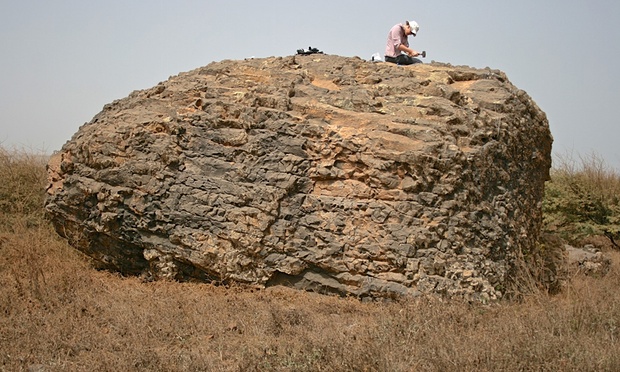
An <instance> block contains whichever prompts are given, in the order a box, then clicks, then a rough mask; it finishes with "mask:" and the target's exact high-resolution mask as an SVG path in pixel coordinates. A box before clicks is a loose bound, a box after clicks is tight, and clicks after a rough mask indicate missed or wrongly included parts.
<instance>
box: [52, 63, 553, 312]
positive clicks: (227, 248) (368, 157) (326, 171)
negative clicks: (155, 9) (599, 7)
mask: <svg viewBox="0 0 620 372" xmlns="http://www.w3.org/2000/svg"><path fill="white" fill-rule="evenodd" d="M551 143H552V138H551V135H550V132H549V126H548V122H547V119H546V117H545V114H544V113H543V112H542V111H541V110H540V109H539V108H538V107H537V106H536V104H535V103H534V102H533V101H532V100H531V99H530V97H528V95H527V94H526V93H525V92H523V91H521V90H519V89H517V88H516V87H514V86H513V85H512V84H511V83H510V82H509V81H508V79H507V77H506V76H505V75H504V74H503V73H502V72H500V71H496V70H490V69H474V68H469V67H454V66H450V65H444V64H420V65H414V66H407V67H403V66H396V65H393V64H384V63H369V62H366V61H363V60H361V59H359V58H345V57H338V56H329V55H321V56H291V57H285V58H266V59H252V60H246V61H222V62H218V63H212V64H210V65H208V66H206V67H202V68H199V69H196V70H193V71H190V72H187V73H181V74H179V75H178V76H174V77H171V78H170V79H169V80H167V81H165V82H162V83H160V84H158V85H157V86H155V87H153V88H151V89H146V90H142V91H136V92H133V93H131V94H130V95H129V96H128V97H127V98H124V99H121V100H117V101H114V102H112V103H111V104H108V105H106V106H105V107H104V109H103V111H102V112H101V113H99V114H98V115H96V116H95V117H94V118H93V120H92V121H91V122H90V123H87V124H85V125H84V126H82V127H81V128H80V129H79V131H78V132H77V133H76V134H75V135H74V136H73V138H72V139H71V140H70V141H68V142H67V143H66V144H65V145H64V146H63V148H62V149H61V151H59V152H58V153H56V154H55V155H54V156H53V157H52V159H51V160H50V163H49V175H50V185H49V187H48V189H47V191H48V194H49V196H48V199H47V201H46V208H47V211H48V213H49V215H50V217H51V219H52V221H53V223H54V225H55V227H56V229H57V231H58V233H59V234H61V235H62V236H64V237H66V238H67V239H68V240H69V242H70V244H72V245H73V246H75V247H76V248H77V249H79V250H81V251H83V252H85V253H87V254H88V255H90V256H92V257H94V258H95V259H97V260H99V261H100V262H102V263H103V264H104V265H105V266H107V267H110V268H113V269H116V270H120V271H123V272H127V273H141V272H144V271H148V270H151V271H155V272H154V273H153V276H154V277H155V278H159V277H164V278H169V277H175V278H177V279H182V278H188V277H193V278H199V279H202V280H213V281H222V282H226V281H239V282H244V283H253V284H259V285H275V284H289V285H292V286H296V287H299V288H315V289H318V290H321V291H329V292H336V293H342V294H352V295H357V296H361V297H366V296H371V297H372V296H393V295H400V294H409V295H415V294H418V293H442V294H445V295H447V296H461V297H467V298H480V299H483V300H489V299H495V298H499V297H501V296H502V294H503V293H502V288H506V284H507V282H508V281H509V280H510V278H511V274H512V273H513V271H514V270H515V267H517V265H516V263H517V262H516V260H518V259H519V257H520V256H521V252H522V251H532V250H534V249H536V241H537V238H538V235H539V230H540V225H541V213H542V212H541V207H540V203H541V200H542V193H543V185H544V181H545V180H546V179H547V178H548V171H549V167H550V163H551V160H550V154H551Z"/></svg>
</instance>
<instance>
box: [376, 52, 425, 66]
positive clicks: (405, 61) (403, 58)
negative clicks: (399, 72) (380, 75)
mask: <svg viewBox="0 0 620 372" xmlns="http://www.w3.org/2000/svg"><path fill="white" fill-rule="evenodd" d="M385 62H391V63H396V64H397V65H413V64H416V63H422V61H420V60H419V59H417V58H413V57H409V56H408V55H406V54H399V55H398V56H396V57H390V56H385Z"/></svg>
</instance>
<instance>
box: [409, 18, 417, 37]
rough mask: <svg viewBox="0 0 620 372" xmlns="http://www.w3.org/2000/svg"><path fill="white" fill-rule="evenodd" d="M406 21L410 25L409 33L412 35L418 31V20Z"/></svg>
mask: <svg viewBox="0 0 620 372" xmlns="http://www.w3.org/2000/svg"><path fill="white" fill-rule="evenodd" d="M407 23H409V27H411V33H412V34H413V36H416V35H417V33H418V30H420V25H419V24H418V22H416V21H407Z"/></svg>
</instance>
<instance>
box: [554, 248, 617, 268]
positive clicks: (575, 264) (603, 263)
mask: <svg viewBox="0 0 620 372" xmlns="http://www.w3.org/2000/svg"><path fill="white" fill-rule="evenodd" d="M564 248H565V250H566V253H567V256H568V257H567V262H566V264H567V265H568V271H570V272H571V273H573V272H579V273H583V274H585V275H606V274H607V273H608V272H609V269H610V268H611V259H610V258H609V257H607V256H605V255H604V254H603V252H601V251H600V250H598V249H596V248H594V246H592V245H588V246H585V247H583V248H576V247H573V246H570V245H568V244H566V245H565V246H564Z"/></svg>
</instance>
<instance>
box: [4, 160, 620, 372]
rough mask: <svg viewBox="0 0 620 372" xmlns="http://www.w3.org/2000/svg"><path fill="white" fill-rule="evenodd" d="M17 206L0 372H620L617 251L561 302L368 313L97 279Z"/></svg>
mask: <svg viewBox="0 0 620 372" xmlns="http://www.w3.org/2000/svg"><path fill="white" fill-rule="evenodd" d="M0 155H1V154H0ZM11 156H13V155H11ZM19 161H25V162H26V163H25V164H24V166H23V167H21V169H27V168H28V166H27V165H28V164H30V165H32V163H29V160H19ZM0 164H4V162H2V161H0ZM12 164H13V165H14V166H16V165H19V163H18V162H13V163H12ZM37 167H38V166H33V167H32V169H35V170H36V169H39V170H38V171H35V172H34V173H35V174H39V173H40V172H43V173H44V170H42V169H40V168H37ZM39 167H40V166H39ZM18 168H20V167H18ZM32 169H31V170H30V171H28V172H25V173H28V174H32V172H33V171H32ZM0 172H2V175H5V174H6V173H5V172H6V169H5V167H4V165H0ZM18 178H19V177H18ZM33 180H34V182H43V181H42V179H41V178H40V177H34V178H33ZM30 186H32V185H30ZM24 187H26V186H24ZM37 187H40V185H37ZM22 191H23V192H22V193H21V194H20V195H25V196H23V197H32V196H26V195H29V193H28V192H25V190H22ZM35 197H36V198H41V197H42V196H41V195H38V196H35ZM19 198H21V197H19ZM19 198H17V197H16V198H15V199H19ZM40 200H42V199H40ZM17 203H18V204H19V203H21V204H20V205H27V203H25V201H23V200H22V201H17ZM34 205H36V203H35V204H34ZM11 208H12V207H11ZM11 208H8V209H5V208H2V209H0V213H1V215H0V221H2V223H1V224H0V285H1V287H0V371H21V370H24V371H27V370H28V369H30V370H39V371H95V370H96V371H274V370H275V371H474V370H475V371H491V370H493V371H496V370H503V371H523V370H536V371H545V370H553V371H570V370H574V371H603V370H607V371H613V370H620V354H619V353H618V352H617V351H618V350H620V341H619V340H620V293H619V292H618V288H620V253H617V252H616V253H614V252H611V253H610V255H611V257H612V259H613V268H612V270H611V273H610V274H608V275H607V276H605V277H584V276H577V277H574V278H572V280H571V282H570V283H569V285H568V286H567V287H566V288H565V289H564V291H562V292H561V293H560V294H558V295H555V296H549V295H546V294H542V293H539V294H536V295H532V296H530V297H527V298H525V299H524V300H523V301H521V302H519V303H515V302H502V303H498V304H493V305H486V306H485V305H472V304H466V303H461V302H458V301H440V300H438V299H433V298H423V299H409V300H403V301H398V302H387V303H361V302H359V301H358V300H356V299H352V298H339V297H332V296H322V295H318V294H314V293H303V292H297V291H294V290H291V289H286V288H279V287H275V288H270V289H267V290H251V289H248V288H241V287H229V288H225V287H216V286H212V285H209V284H198V283H174V282H153V283H145V282H142V281H140V279H139V278H135V277H121V276H118V275H115V274H111V273H108V272H103V271H96V270H94V269H93V268H92V266H91V265H90V264H89V262H88V260H87V259H86V258H85V257H84V256H82V255H81V254H80V253H78V252H77V251H75V250H74V249H73V248H71V247H69V246H68V245H67V244H66V243H65V242H64V241H63V240H61V239H60V238H58V237H57V235H56V234H55V233H54V231H53V230H52V229H51V227H50V226H49V224H48V223H47V222H45V220H43V219H42V217H40V213H37V209H36V208H33V209H32V210H30V209H29V207H28V208H23V209H22V210H21V211H19V210H13V209H11ZM38 208H41V207H40V206H39V207H38Z"/></svg>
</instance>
